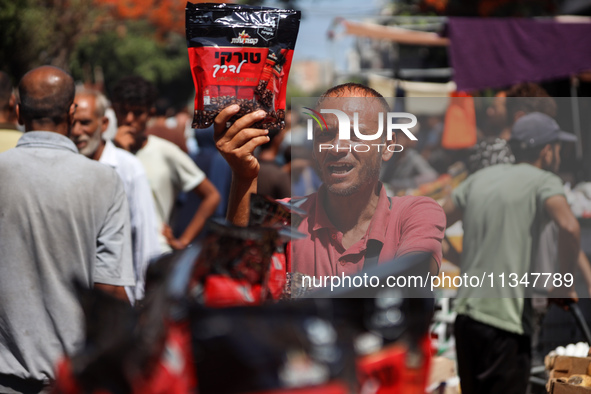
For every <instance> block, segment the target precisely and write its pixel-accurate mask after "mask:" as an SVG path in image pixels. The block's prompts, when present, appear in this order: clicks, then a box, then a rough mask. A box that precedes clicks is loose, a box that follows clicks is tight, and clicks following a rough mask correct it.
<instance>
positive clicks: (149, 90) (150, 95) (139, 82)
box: [111, 76, 157, 109]
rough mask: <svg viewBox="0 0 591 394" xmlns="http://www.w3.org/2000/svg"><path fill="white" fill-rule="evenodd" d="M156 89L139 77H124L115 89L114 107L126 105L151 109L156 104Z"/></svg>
mask: <svg viewBox="0 0 591 394" xmlns="http://www.w3.org/2000/svg"><path fill="white" fill-rule="evenodd" d="M156 95H157V92H156V88H155V87H154V85H153V84H152V83H151V82H149V81H147V80H145V79H144V78H142V77H139V76H129V77H124V78H122V79H120V80H119V82H117V84H116V85H115V86H114V87H113V94H112V97H111V103H112V104H113V106H116V105H125V106H134V107H143V108H146V109H151V108H152V107H154V104H155V102H156Z"/></svg>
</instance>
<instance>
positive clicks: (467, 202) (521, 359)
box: [444, 112, 579, 394]
mask: <svg viewBox="0 0 591 394" xmlns="http://www.w3.org/2000/svg"><path fill="white" fill-rule="evenodd" d="M574 140H575V137H574V136H573V135H572V134H569V133H565V132H563V131H561V130H560V128H559V126H558V124H557V123H556V121H554V119H552V118H551V117H549V116H548V115H546V114H543V113H540V112H532V113H530V114H527V115H524V116H522V117H521V118H519V119H518V120H517V121H516V122H515V124H514V126H513V129H512V136H511V141H510V145H511V150H512V151H513V154H514V155H515V159H516V164H497V165H493V166H491V167H487V168H484V169H481V170H479V171H477V172H476V173H474V174H473V175H472V176H470V177H468V178H467V179H466V180H465V181H464V182H463V183H462V184H460V186H459V187H458V188H456V189H455V190H454V192H453V194H452V196H451V198H450V199H449V200H448V201H447V202H446V203H445V205H444V210H445V213H446V215H447V224H448V226H451V225H452V224H453V223H455V222H456V221H457V220H460V219H462V221H463V227H464V239H463V251H462V264H461V269H462V274H467V275H469V276H477V277H481V276H483V277H486V282H485V283H484V284H483V285H482V286H480V287H472V286H469V285H467V284H466V285H464V286H462V287H460V288H459V290H458V294H457V298H456V302H455V309H456V312H457V313H458V316H457V318H456V322H455V325H454V329H455V337H456V352H457V357H458V367H459V375H460V380H461V386H462V392H463V393H467V394H471V393H525V391H526V388H527V384H528V379H529V374H530V365H531V340H530V335H531V331H532V319H533V313H532V308H531V300H530V299H528V298H527V297H531V291H532V288H533V286H534V284H533V281H534V279H535V276H532V275H530V273H531V269H532V260H533V257H532V251H533V250H536V249H537V248H536V244H537V242H538V240H539V236H538V232H539V231H540V230H541V229H542V228H543V226H544V223H545V222H546V221H547V218H550V219H552V220H553V221H554V222H556V224H557V226H558V228H559V252H558V253H559V262H560V270H559V273H560V274H561V278H562V279H561V281H560V283H559V282H558V281H552V283H551V284H549V285H548V288H549V287H551V286H553V287H554V289H553V291H552V292H551V293H550V294H552V295H551V296H552V297H557V298H565V299H569V298H570V299H576V294H574V291H573V290H571V288H570V287H569V286H566V285H565V282H564V280H565V279H566V278H565V277H564V275H565V274H567V273H572V272H573V268H574V264H575V263H576V260H577V257H578V253H579V224H578V222H577V220H576V219H575V217H574V216H573V214H572V212H571V210H570V207H569V205H568V203H567V201H566V198H565V196H564V191H563V187H562V182H561V180H560V178H558V176H556V175H555V174H554V173H555V172H557V171H558V166H559V164H560V142H561V141H574ZM489 277H490V278H489ZM503 277H504V278H505V279H504V281H502V279H501V278H503ZM542 279H543V280H546V279H547V278H542ZM489 280H494V283H493V284H491V282H490V281H489Z"/></svg>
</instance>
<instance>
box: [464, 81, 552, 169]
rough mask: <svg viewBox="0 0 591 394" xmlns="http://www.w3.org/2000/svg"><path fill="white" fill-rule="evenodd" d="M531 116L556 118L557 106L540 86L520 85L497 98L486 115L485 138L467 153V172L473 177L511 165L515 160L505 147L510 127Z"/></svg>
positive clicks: (509, 135)
mask: <svg viewBox="0 0 591 394" xmlns="http://www.w3.org/2000/svg"><path fill="white" fill-rule="evenodd" d="M531 112H541V113H544V114H546V115H548V116H551V117H555V116H556V102H555V101H554V99H553V98H552V97H550V96H549V95H548V93H547V92H546V91H545V90H544V88H542V87H541V86H540V85H537V84H535V83H531V82H525V83H519V84H516V85H513V86H512V87H511V88H510V89H509V90H508V91H507V92H501V93H499V94H497V95H496V97H495V98H494V100H493V102H492V104H491V105H490V106H489V107H488V108H487V111H486V113H487V117H488V121H489V122H488V125H487V127H485V129H484V133H485V135H484V138H483V139H482V140H481V141H479V142H478V143H477V144H476V145H475V146H474V147H472V148H471V149H470V151H471V152H470V156H469V158H468V171H469V172H470V173H474V172H476V171H478V170H480V169H482V168H485V167H488V166H492V165H495V164H500V163H514V162H515V157H514V156H513V154H512V153H511V149H510V148H509V145H508V144H507V141H509V139H510V138H511V127H512V126H513V124H514V123H515V122H516V121H517V120H518V119H519V118H521V117H522V116H523V115H526V114H529V113H531Z"/></svg>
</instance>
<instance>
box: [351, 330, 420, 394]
mask: <svg viewBox="0 0 591 394" xmlns="http://www.w3.org/2000/svg"><path fill="white" fill-rule="evenodd" d="M419 351H420V353H419V354H418V356H419V359H420V362H419V364H418V365H413V366H412V367H411V366H409V365H408V362H407V361H408V360H409V357H412V356H410V355H409V351H408V348H407V347H406V346H405V345H404V344H403V343H398V342H397V343H395V344H392V345H390V346H387V347H385V348H384V349H382V350H380V351H378V352H376V353H373V354H369V355H367V356H363V357H360V358H359V359H358V360H357V370H358V375H359V382H360V383H361V385H364V384H369V385H371V386H372V387H373V386H374V385H377V389H376V391H372V392H374V393H375V394H394V393H404V394H424V393H425V389H426V387H427V379H428V377H429V365H430V361H431V341H430V340H429V338H428V337H425V339H424V340H423V343H422V344H421V348H420V349H419Z"/></svg>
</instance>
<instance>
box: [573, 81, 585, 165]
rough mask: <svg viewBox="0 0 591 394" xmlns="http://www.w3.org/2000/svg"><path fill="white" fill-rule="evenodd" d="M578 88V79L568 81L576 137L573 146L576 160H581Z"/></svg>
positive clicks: (581, 146) (581, 144)
mask: <svg viewBox="0 0 591 394" xmlns="http://www.w3.org/2000/svg"><path fill="white" fill-rule="evenodd" d="M578 87H579V78H577V77H572V78H571V79H570V100H571V104H572V105H571V109H572V114H573V127H574V129H575V135H576V136H577V142H576V144H575V148H576V155H577V160H581V159H582V158H583V139H582V135H581V117H580V112H579V98H578V94H577V88H578Z"/></svg>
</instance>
